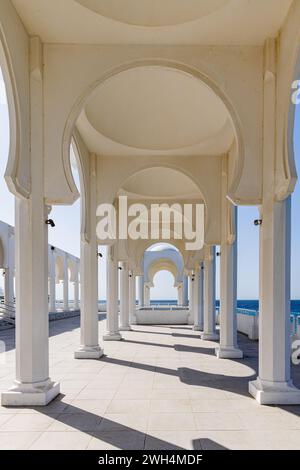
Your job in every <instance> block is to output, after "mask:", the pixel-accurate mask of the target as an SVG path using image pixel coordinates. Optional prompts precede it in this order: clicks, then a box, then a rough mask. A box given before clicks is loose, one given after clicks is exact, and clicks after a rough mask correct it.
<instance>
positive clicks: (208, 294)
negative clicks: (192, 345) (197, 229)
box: [201, 246, 219, 341]
mask: <svg viewBox="0 0 300 470" xmlns="http://www.w3.org/2000/svg"><path fill="white" fill-rule="evenodd" d="M215 253H216V249H215V247H214V246H205V259H204V325H203V334H202V335H201V338H202V339H203V340H207V341H217V340H218V339H219V335H218V334H217V332H216V284H215V283H216V279H215V278H216V275H215V270H216V260H215Z"/></svg>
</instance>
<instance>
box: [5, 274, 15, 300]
mask: <svg viewBox="0 0 300 470" xmlns="http://www.w3.org/2000/svg"><path fill="white" fill-rule="evenodd" d="M4 302H5V304H6V305H12V304H13V303H14V270H13V268H12V267H7V268H5V274H4Z"/></svg>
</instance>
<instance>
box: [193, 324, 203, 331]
mask: <svg viewBox="0 0 300 470" xmlns="http://www.w3.org/2000/svg"><path fill="white" fill-rule="evenodd" d="M193 330H194V331H203V326H197V325H194V327H193Z"/></svg>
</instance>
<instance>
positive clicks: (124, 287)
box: [119, 261, 130, 331]
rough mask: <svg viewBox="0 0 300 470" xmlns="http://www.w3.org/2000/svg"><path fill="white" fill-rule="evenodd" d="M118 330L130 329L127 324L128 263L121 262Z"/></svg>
mask: <svg viewBox="0 0 300 470" xmlns="http://www.w3.org/2000/svg"><path fill="white" fill-rule="evenodd" d="M119 330H120V331H128V330H130V326H129V270H128V263H127V262H125V261H124V262H122V263H121V272H120V328H119Z"/></svg>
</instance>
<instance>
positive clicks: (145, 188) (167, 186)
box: [122, 167, 202, 199]
mask: <svg viewBox="0 0 300 470" xmlns="http://www.w3.org/2000/svg"><path fill="white" fill-rule="evenodd" d="M122 190H123V191H125V192H127V193H129V194H131V195H137V196H140V197H149V198H159V199H160V198H161V199H162V198H170V199H172V198H179V199H184V198H191V197H192V198H197V199H200V198H202V195H201V193H200V191H199V188H198V187H197V186H196V184H195V183H194V182H193V181H192V180H191V179H190V178H188V177H187V176H186V175H184V174H183V173H181V172H179V171H176V170H173V169H172V168H165V167H153V168H149V169H145V170H142V171H139V172H138V173H136V174H135V175H133V176H131V178H129V179H128V180H127V181H126V182H125V183H124V184H123V187H122Z"/></svg>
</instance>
